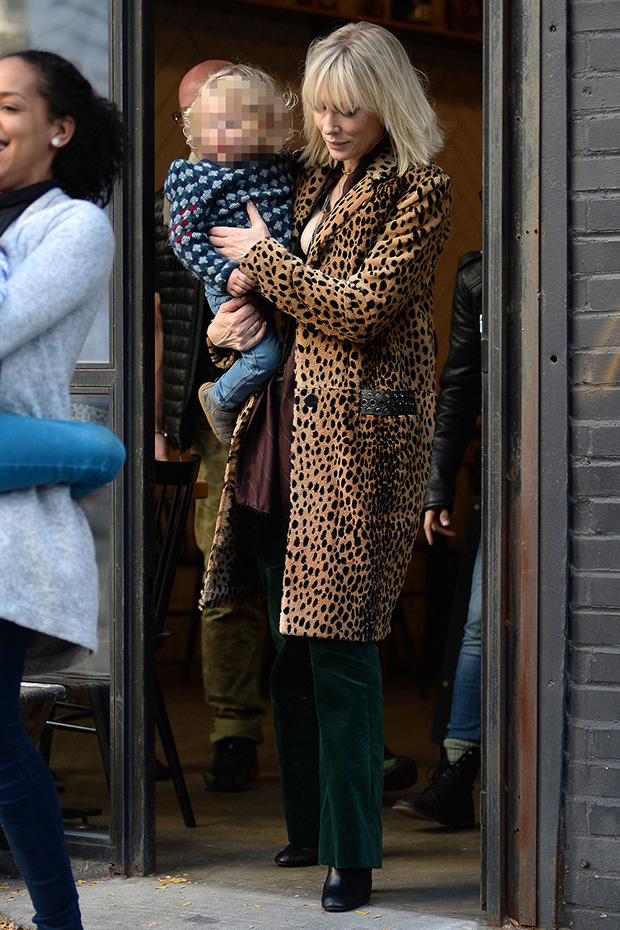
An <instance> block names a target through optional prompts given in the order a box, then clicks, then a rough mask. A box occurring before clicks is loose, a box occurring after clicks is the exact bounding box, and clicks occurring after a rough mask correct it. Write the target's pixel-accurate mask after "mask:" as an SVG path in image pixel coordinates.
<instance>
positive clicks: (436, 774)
mask: <svg viewBox="0 0 620 930" xmlns="http://www.w3.org/2000/svg"><path fill="white" fill-rule="evenodd" d="M479 768H480V747H479V746H472V748H471V749H468V750H467V752H465V753H463V755H462V756H461V758H460V759H458V760H457V761H456V762H449V761H448V756H447V754H446V750H445V749H444V747H443V746H442V747H441V756H440V761H439V764H438V765H436V766H435V768H434V770H432V774H431V775H430V783H429V784H428V785H427V787H426V788H425V789H424V791H423V792H422V793H421V794H420V796H419V797H418V798H416V799H415V800H408V799H407V800H403V801H396V803H395V804H394V806H393V808H392V810H395V811H397V812H398V813H399V814H404V815H405V816H406V817H416V818H417V819H419V820H436V821H438V823H443V824H445V825H446V826H448V827H454V828H456V829H459V830H466V829H469V828H470V827H473V826H474V824H475V817H474V799H473V787H474V781H475V779H476V775H477V774H478V769H479Z"/></svg>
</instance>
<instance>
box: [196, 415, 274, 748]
mask: <svg viewBox="0 0 620 930" xmlns="http://www.w3.org/2000/svg"><path fill="white" fill-rule="evenodd" d="M202 421H203V422H204V426H203V422H202ZM192 452H196V453H197V454H198V455H199V456H200V471H199V473H198V477H199V478H202V479H204V480H205V481H207V482H208V485H209V496H208V497H206V498H204V499H203V500H197V501H196V504H195V516H194V535H195V537H196V545H197V546H198V548H199V549H200V551H201V552H202V553H203V555H204V558H205V565H206V562H207V559H208V558H209V552H210V551H211V545H212V543H213V533H214V531H215V521H216V519H217V513H218V509H219V505H220V497H221V493H222V487H223V484H224V469H225V468H226V461H227V459H228V448H227V447H226V446H223V445H222V443H221V442H218V440H217V439H216V438H215V436H214V435H213V433H212V432H211V430H210V429H209V427H208V425H207V421H206V419H204V417H202V418H201V422H200V423H197V424H195V428H194V439H193V442H192ZM263 618H264V612H263V609H262V605H261V604H260V603H255V602H252V603H249V604H244V605H243V606H240V607H207V608H205V609H204V610H203V612H202V629H201V647H202V679H203V686H204V695H205V701H206V702H207V704H209V705H210V706H211V707H212V708H213V709H214V711H215V714H214V717H213V723H212V729H211V735H210V741H211V743H216V742H217V741H218V740H220V739H227V738H228V739H229V738H230V737H233V736H234V737H242V738H245V739H251V740H254V741H255V742H257V743H261V742H262V739H263V737H262V732H261V721H262V718H263V715H264V713H265V708H264V707H263V704H262V701H261V699H260V674H261V660H262V623H263Z"/></svg>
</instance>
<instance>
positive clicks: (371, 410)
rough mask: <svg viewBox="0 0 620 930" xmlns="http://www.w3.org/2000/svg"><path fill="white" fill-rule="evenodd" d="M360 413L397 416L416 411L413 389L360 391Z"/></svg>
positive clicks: (376, 415)
mask: <svg viewBox="0 0 620 930" xmlns="http://www.w3.org/2000/svg"><path fill="white" fill-rule="evenodd" d="M359 411H360V413H363V414H368V415H370V416H375V417H397V416H403V415H406V414H411V413H417V412H418V408H417V405H416V399H415V391H373V390H369V389H364V390H361V391H360V406H359Z"/></svg>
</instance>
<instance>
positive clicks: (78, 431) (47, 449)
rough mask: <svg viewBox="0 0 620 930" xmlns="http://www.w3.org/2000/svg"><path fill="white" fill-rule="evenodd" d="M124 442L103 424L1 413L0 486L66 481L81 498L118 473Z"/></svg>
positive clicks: (3, 488)
mask: <svg viewBox="0 0 620 930" xmlns="http://www.w3.org/2000/svg"><path fill="white" fill-rule="evenodd" d="M124 461H125V447H124V446H123V444H122V442H121V441H120V439H117V438H116V436H115V435H114V433H111V432H110V430H109V429H106V428H105V426H98V425H97V424H95V423H81V422H77V421H74V420H44V419H40V418H38V417H18V416H15V415H14V414H11V413H0V491H16V490H18V489H20V488H30V487H34V486H36V485H39V484H70V485H71V497H73V498H74V500H79V498H80V497H85V496H86V495H87V494H90V493H91V492H92V491H96V490H97V488H100V487H101V486H102V485H104V484H107V483H108V481H112V479H113V478H115V477H116V475H117V474H118V471H119V469H120V467H121V465H122V464H123V462H124Z"/></svg>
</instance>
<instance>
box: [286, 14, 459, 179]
mask: <svg viewBox="0 0 620 930" xmlns="http://www.w3.org/2000/svg"><path fill="white" fill-rule="evenodd" d="M423 80H424V79H423V77H422V75H421V74H420V73H419V72H418V71H416V69H415V68H414V67H413V65H412V64H411V62H410V60H409V56H408V55H407V52H406V51H405V49H404V48H403V46H402V45H401V43H400V42H399V41H398V39H397V38H396V37H395V36H393V35H392V33H391V32H388V30H387V29H384V28H383V27H382V26H377V25H376V24H375V23H367V22H359V23H348V24H347V25H346V26H341V27H340V28H338V29H335V30H334V31H333V32H331V33H330V34H329V35H328V36H326V37H324V38H319V39H315V41H314V42H313V43H312V44H311V45H310V48H309V49H308V54H307V56H306V64H305V70H304V78H303V85H302V92H301V95H302V101H303V108H304V129H305V136H306V142H307V145H306V149H305V152H304V160H305V162H306V164H308V165H331V166H332V167H334V166H335V164H336V163H335V162H334V160H333V159H332V158H331V156H330V154H329V152H328V150H327V147H326V145H325V143H324V142H323V137H322V136H321V133H320V132H319V130H318V128H317V127H316V125H315V122H314V111H315V110H320V109H322V107H323V105H324V102H325V103H327V105H328V106H331V107H334V109H336V110H339V111H340V112H342V113H347V114H350V113H354V112H355V111H356V110H364V111H365V112H366V113H370V114H372V115H373V116H376V117H377V118H378V119H379V120H381V122H382V123H383V125H384V126H385V129H386V131H387V132H388V134H389V136H390V139H391V140H392V146H393V149H394V153H395V155H396V161H397V168H398V173H399V174H404V172H405V171H407V169H408V168H411V167H412V166H414V165H427V164H428V163H429V161H430V160H431V159H432V157H433V155H435V154H436V153H437V152H438V151H439V150H440V148H441V147H442V145H443V133H442V131H441V129H440V127H439V123H438V120H437V115H436V113H435V111H434V110H433V108H432V106H431V105H430V103H429V101H428V99H427V97H426V93H425V89H424V84H423Z"/></svg>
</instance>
